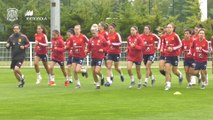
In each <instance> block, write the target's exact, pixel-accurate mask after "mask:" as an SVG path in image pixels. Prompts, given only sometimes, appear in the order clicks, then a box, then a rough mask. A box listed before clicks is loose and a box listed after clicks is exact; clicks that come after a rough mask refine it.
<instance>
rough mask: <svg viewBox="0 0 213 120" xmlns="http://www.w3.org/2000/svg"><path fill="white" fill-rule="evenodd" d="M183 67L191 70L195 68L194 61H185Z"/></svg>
mask: <svg viewBox="0 0 213 120" xmlns="http://www.w3.org/2000/svg"><path fill="white" fill-rule="evenodd" d="M183 65H184V66H187V67H191V68H194V67H195V64H194V60H193V59H184V62H183Z"/></svg>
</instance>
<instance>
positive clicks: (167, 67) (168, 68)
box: [165, 63, 172, 90]
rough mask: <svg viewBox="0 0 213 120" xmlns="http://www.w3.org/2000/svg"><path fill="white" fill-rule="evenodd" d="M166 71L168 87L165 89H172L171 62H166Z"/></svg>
mask: <svg viewBox="0 0 213 120" xmlns="http://www.w3.org/2000/svg"><path fill="white" fill-rule="evenodd" d="M165 71H166V87H165V90H170V88H171V71H172V65H171V64H170V63H166V64H165Z"/></svg>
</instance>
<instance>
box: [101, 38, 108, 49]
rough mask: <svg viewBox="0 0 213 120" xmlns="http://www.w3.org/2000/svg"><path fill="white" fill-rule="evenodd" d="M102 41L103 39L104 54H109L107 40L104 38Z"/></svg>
mask: <svg viewBox="0 0 213 120" xmlns="http://www.w3.org/2000/svg"><path fill="white" fill-rule="evenodd" d="M102 39H103V46H104V48H103V50H104V52H107V49H108V43H107V40H106V39H105V38H102Z"/></svg>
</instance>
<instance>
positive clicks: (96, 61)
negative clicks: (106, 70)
mask: <svg viewBox="0 0 213 120" xmlns="http://www.w3.org/2000/svg"><path fill="white" fill-rule="evenodd" d="M101 65H102V60H97V59H92V62H91V66H100V67H101Z"/></svg>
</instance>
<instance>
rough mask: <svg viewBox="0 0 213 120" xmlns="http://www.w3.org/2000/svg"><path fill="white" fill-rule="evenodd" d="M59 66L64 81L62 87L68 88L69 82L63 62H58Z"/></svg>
mask: <svg viewBox="0 0 213 120" xmlns="http://www.w3.org/2000/svg"><path fill="white" fill-rule="evenodd" d="M59 65H60V68H61V71H62V73H63V75H64V80H65V82H64V86H66V87H68V86H69V80H68V76H67V73H66V69H65V66H64V62H60V63H59Z"/></svg>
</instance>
